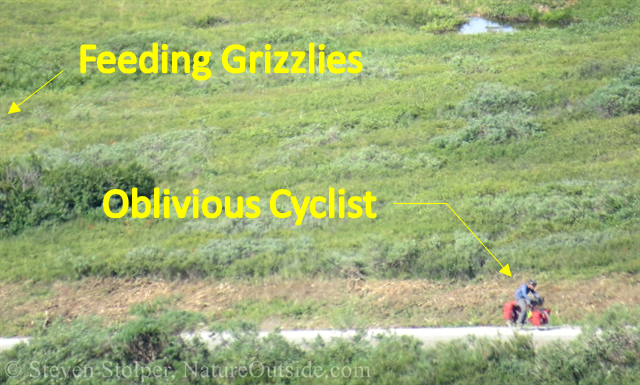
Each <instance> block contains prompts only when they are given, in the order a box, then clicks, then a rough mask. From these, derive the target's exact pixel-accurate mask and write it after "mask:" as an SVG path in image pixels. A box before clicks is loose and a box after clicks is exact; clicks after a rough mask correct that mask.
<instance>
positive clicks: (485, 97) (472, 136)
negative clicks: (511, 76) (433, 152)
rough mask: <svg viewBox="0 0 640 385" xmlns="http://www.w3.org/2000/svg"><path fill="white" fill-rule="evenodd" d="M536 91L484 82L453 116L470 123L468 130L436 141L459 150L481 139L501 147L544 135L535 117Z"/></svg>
mask: <svg viewBox="0 0 640 385" xmlns="http://www.w3.org/2000/svg"><path fill="white" fill-rule="evenodd" d="M534 96H535V94H534V93H533V92H529V91H521V90H518V89H517V88H514V87H506V86H504V85H502V84H491V83H483V84H480V85H479V86H478V87H477V88H476V89H475V90H474V91H473V92H471V93H470V94H469V96H467V98H465V99H464V100H462V101H461V102H460V103H458V105H457V106H456V108H455V110H454V116H453V117H459V118H463V119H465V120H466V121H467V127H465V128H464V129H462V130H460V131H457V132H454V133H451V134H448V135H444V136H438V137H435V138H434V139H433V143H434V144H435V145H436V146H437V147H441V148H446V147H456V146H459V145H461V144H466V143H472V142H475V141H478V140H485V141H486V142H489V143H493V144H497V143H502V142H506V141H508V140H512V139H526V138H528V137H531V136H533V135H535V134H538V133H540V132H541V129H540V124H538V123H537V122H536V121H535V119H534V118H533V117H532V116H531V113H532V110H533V108H532V105H531V100H532V98H533V97H534Z"/></svg>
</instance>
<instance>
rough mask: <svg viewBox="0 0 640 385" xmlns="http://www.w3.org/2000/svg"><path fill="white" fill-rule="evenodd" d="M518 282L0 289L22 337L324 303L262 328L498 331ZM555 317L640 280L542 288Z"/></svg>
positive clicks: (629, 290)
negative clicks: (56, 324)
mask: <svg viewBox="0 0 640 385" xmlns="http://www.w3.org/2000/svg"><path fill="white" fill-rule="evenodd" d="M519 283H520V281H519V280H517V279H495V280H490V281H485V282H481V283H474V284H466V285H465V284H445V283H435V282H431V281H427V280H406V281H391V280H373V281H366V280H363V279H336V280H306V281H275V280H273V281H266V282H260V283H239V282H213V281H206V280H201V281H176V282H165V281H161V280H152V279H136V280H121V279H86V280H83V281H78V282H56V283H54V284H51V285H33V284H0V324H3V325H4V327H3V329H2V330H0V332H1V333H4V334H6V333H12V331H13V333H20V331H24V330H29V329H32V328H33V327H34V326H35V324H37V323H39V322H43V323H45V324H46V323H47V322H49V321H50V320H51V319H53V318H54V317H63V318H64V319H67V320H71V319H74V318H77V317H82V316H88V315H97V316H101V317H103V318H104V319H106V320H108V322H111V323H113V322H120V321H123V320H126V319H127V318H128V317H130V315H129V310H130V308H131V307H132V306H133V305H136V304H141V303H145V302H147V303H149V302H154V301H162V300H164V301H165V302H168V303H170V304H171V306H173V307H176V308H178V309H182V310H187V311H193V312H201V313H204V314H206V315H207V316H209V317H210V318H214V319H224V312H225V311H227V310H230V309H232V308H233V307H234V306H236V305H237V304H239V303H241V302H246V301H252V302H258V303H269V302H270V301H274V300H280V301H289V302H291V303H303V302H304V303H308V302H310V301H311V302H315V303H321V304H323V305H322V307H321V308H320V309H319V310H318V315H317V316H315V317H309V318H308V319H305V320H303V322H302V324H301V321H300V319H299V318H297V319H295V320H294V319H287V317H282V316H280V315H278V314H268V313H265V314H264V319H263V320H262V321H263V324H262V325H261V326H262V327H263V328H267V329H272V328H273V327H275V326H281V327H283V328H290V327H296V328H300V327H305V328H311V329H313V328H327V327H333V326H334V325H332V324H331V322H330V321H329V320H328V319H327V318H328V317H326V315H327V314H329V313H331V309H339V308H341V307H344V306H347V305H354V304H355V306H356V307H357V309H358V310H357V311H358V316H359V317H361V318H362V319H366V320H368V321H370V324H371V326H383V327H398V326H406V327H409V326H434V325H442V324H455V323H463V324H464V323H474V324H500V323H502V317H501V308H502V304H503V303H504V302H505V301H509V300H511V299H512V298H513V293H514V292H515V290H516V289H517V286H518V284H519ZM538 291H539V292H540V293H541V294H542V295H543V296H544V297H545V299H546V305H548V307H550V308H551V309H552V313H551V314H552V316H558V315H559V316H560V317H561V319H563V320H578V319H580V318H582V317H584V316H585V315H586V314H588V313H600V312H602V311H603V310H605V309H606V308H608V307H610V306H612V305H615V304H622V305H629V306H640V277H638V276H634V275H616V276H610V277H600V278H593V279H583V280H571V281H563V282H541V283H540V285H539V287H538ZM7 325H12V326H11V327H9V326H7Z"/></svg>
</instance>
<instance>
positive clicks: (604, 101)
mask: <svg viewBox="0 0 640 385" xmlns="http://www.w3.org/2000/svg"><path fill="white" fill-rule="evenodd" d="M591 104H592V105H593V106H595V108H596V109H597V110H598V111H600V112H601V113H602V114H604V115H607V116H620V115H624V114H638V113H640V66H633V67H628V68H627V69H625V70H624V71H622V73H621V74H620V77H619V78H618V79H616V80H614V81H613V82H611V83H610V84H609V85H607V86H605V87H602V88H600V89H598V90H597V91H596V92H595V93H594V94H593V96H592V97H591Z"/></svg>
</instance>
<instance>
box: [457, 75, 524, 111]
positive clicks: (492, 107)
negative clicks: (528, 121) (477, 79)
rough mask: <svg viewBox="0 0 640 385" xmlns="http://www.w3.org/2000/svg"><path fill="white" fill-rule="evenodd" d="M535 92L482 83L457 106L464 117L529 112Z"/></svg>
mask: <svg viewBox="0 0 640 385" xmlns="http://www.w3.org/2000/svg"><path fill="white" fill-rule="evenodd" d="M534 96H535V94H534V93H533V92H530V91H521V90H519V89H517V88H515V87H508V86H505V85H502V84H500V83H496V84H494V83H481V84H479V85H478V86H477V87H476V89H475V90H473V91H472V92H471V93H470V94H469V96H467V97H466V98H465V99H464V100H462V101H461V102H460V103H459V104H458V105H457V107H456V114H457V115H458V116H460V117H463V118H479V117H482V116H485V115H498V114H500V113H505V112H508V113H516V112H519V113H529V112H531V99H532V98H533V97H534Z"/></svg>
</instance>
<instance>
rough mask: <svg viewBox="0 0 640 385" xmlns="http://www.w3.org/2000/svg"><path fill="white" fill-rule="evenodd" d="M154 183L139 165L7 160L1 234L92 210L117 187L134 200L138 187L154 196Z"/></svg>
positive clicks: (1, 167) (1, 169)
mask: <svg viewBox="0 0 640 385" xmlns="http://www.w3.org/2000/svg"><path fill="white" fill-rule="evenodd" d="M154 185H155V180H154V178H153V177H152V176H151V174H150V173H149V172H148V171H146V170H145V169H144V168H141V167H140V166H139V165H138V164H136V163H130V164H127V165H112V166H109V167H107V166H102V167H101V166H79V165H73V164H64V165H60V166H58V167H55V168H44V167H43V166H42V163H41V161H40V160H39V159H38V158H36V157H32V158H30V159H28V160H24V161H22V162H17V161H14V162H5V163H3V164H0V234H2V233H5V234H7V233H8V234H16V233H18V232H20V231H21V230H23V229H24V228H25V227H27V226H37V225H39V224H41V223H43V222H49V221H50V222H61V221H66V220H69V219H71V218H74V217H77V216H78V215H81V214H86V213H89V212H92V211H93V210H95V209H96V208H99V207H101V206H102V201H103V197H104V194H105V193H106V192H107V191H109V190H111V189H121V190H123V191H125V192H127V194H128V195H129V198H130V199H131V194H132V188H134V187H136V188H138V195H141V196H151V193H152V191H153V188H154V187H155V186H154ZM118 199H119V198H118ZM116 203H117V202H116Z"/></svg>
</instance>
